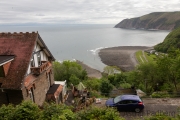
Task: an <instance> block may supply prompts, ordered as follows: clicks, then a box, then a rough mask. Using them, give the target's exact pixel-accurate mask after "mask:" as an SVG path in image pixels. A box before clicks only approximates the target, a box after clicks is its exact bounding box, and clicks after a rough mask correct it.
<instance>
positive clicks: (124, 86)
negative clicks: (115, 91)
mask: <svg viewBox="0 0 180 120" xmlns="http://www.w3.org/2000/svg"><path fill="white" fill-rule="evenodd" d="M121 87H122V88H124V89H125V88H131V84H129V83H122V84H121Z"/></svg>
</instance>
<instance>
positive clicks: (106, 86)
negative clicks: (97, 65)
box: [100, 79, 113, 96]
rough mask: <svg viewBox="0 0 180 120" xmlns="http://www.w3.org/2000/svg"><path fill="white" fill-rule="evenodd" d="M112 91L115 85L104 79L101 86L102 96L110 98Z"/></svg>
mask: <svg viewBox="0 0 180 120" xmlns="http://www.w3.org/2000/svg"><path fill="white" fill-rule="evenodd" d="M112 89H113V85H112V84H111V83H110V82H109V81H108V80H107V79H102V81H101V85H100V91H101V94H102V95H105V96H109V93H110V91H111V90H112Z"/></svg>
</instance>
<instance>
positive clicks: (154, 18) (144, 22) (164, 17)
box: [115, 12, 180, 30]
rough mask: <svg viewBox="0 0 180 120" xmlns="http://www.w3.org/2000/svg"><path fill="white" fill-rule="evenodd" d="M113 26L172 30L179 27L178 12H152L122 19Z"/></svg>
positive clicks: (179, 16) (179, 18)
mask: <svg viewBox="0 0 180 120" xmlns="http://www.w3.org/2000/svg"><path fill="white" fill-rule="evenodd" d="M115 27H117V28H130V29H131V28H133V29H134V28H135V29H159V30H173V29H175V28H178V27H180V12H154V13H150V14H147V15H143V16H141V17H136V18H131V19H124V20H122V21H121V22H120V23H118V24H117V25H116V26H115Z"/></svg>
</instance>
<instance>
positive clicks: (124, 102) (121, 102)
mask: <svg viewBox="0 0 180 120" xmlns="http://www.w3.org/2000/svg"><path fill="white" fill-rule="evenodd" d="M127 103H128V102H127V101H126V100H123V101H120V102H119V104H127Z"/></svg>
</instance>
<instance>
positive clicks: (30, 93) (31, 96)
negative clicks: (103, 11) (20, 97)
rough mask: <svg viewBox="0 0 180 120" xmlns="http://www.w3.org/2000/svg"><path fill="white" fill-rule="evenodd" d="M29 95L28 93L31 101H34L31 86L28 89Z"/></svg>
mask: <svg viewBox="0 0 180 120" xmlns="http://www.w3.org/2000/svg"><path fill="white" fill-rule="evenodd" d="M29 95H30V98H31V100H32V101H33V102H35V101H34V91H33V88H31V89H30V90H29Z"/></svg>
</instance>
